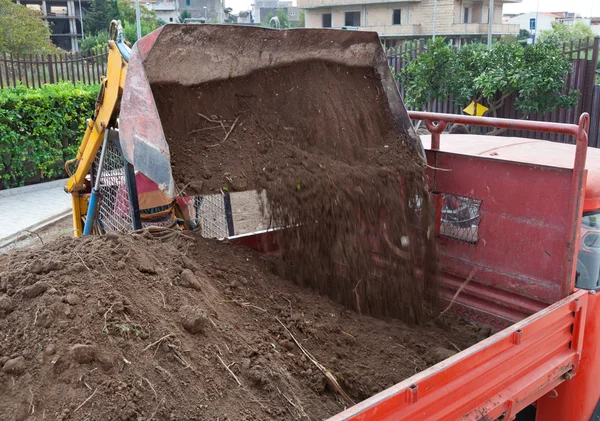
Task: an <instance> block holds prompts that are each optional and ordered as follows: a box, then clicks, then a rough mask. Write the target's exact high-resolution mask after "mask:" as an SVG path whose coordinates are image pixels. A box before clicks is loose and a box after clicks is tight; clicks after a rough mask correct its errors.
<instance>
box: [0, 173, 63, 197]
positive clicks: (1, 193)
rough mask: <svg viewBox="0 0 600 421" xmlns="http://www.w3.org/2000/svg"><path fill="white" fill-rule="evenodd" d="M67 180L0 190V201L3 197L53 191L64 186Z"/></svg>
mask: <svg viewBox="0 0 600 421" xmlns="http://www.w3.org/2000/svg"><path fill="white" fill-rule="evenodd" d="M67 180H68V178H64V179H61V180H54V181H48V182H46V183H38V184H32V185H31V186H24V187H13V188H12V189H6V190H0V199H1V198H3V197H10V196H19V195H21V194H29V193H33V192H36V191H40V190H48V189H53V188H55V187H59V186H65V185H66V184H67Z"/></svg>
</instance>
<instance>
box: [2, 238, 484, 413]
mask: <svg viewBox="0 0 600 421" xmlns="http://www.w3.org/2000/svg"><path fill="white" fill-rule="evenodd" d="M437 322H438V324H439V326H437V325H434V324H432V323H428V324H426V325H425V326H423V327H413V328H410V327H408V326H407V325H405V324H403V323H402V322H399V321H393V320H392V321H384V320H379V319H373V318H369V317H365V316H359V315H358V314H356V313H354V312H351V311H348V310H345V309H344V308H343V307H342V306H340V305H338V304H335V303H333V302H332V301H330V300H329V299H327V298H324V297H322V296H321V295H317V294H316V293H313V292H310V291H309V290H307V289H305V288H302V287H299V286H296V285H294V284H293V283H291V282H289V281H286V280H283V279H281V278H279V277H277V276H276V275H274V274H273V266H272V263H270V262H269V261H267V260H265V259H264V258H263V257H261V256H259V255H258V254H256V253H255V252H253V251H252V250H250V249H245V248H241V247H239V246H234V245H231V244H226V243H218V242H216V241H210V240H204V239H202V238H187V237H183V236H178V237H177V238H175V239H174V240H173V242H171V243H161V242H159V241H157V240H152V239H149V238H146V237H145V236H141V235H134V236H130V237H120V236H116V235H108V236H106V237H98V238H85V239H70V238H67V239H62V240H58V241H56V242H53V243H50V244H46V245H44V246H42V247H39V248H34V249H26V250H19V251H14V252H11V253H9V254H6V255H1V256H0V331H1V332H2V340H1V341H0V419H2V420H33V419H52V420H66V419H86V420H103V421H111V420H150V419H154V420H168V419H176V420H192V419H196V420H197V419H212V420H214V419H220V420H265V419H282V420H283V419H289V420H292V419H293V420H298V419H308V418H309V417H310V419H324V418H327V417H329V416H331V415H333V414H335V413H337V412H339V411H341V410H342V409H343V408H344V407H346V406H348V405H349V403H348V402H345V401H344V399H343V398H342V397H341V396H340V395H339V394H338V393H337V392H335V391H334V390H332V388H331V386H330V385H329V383H328V382H327V381H326V380H325V376H324V374H323V373H322V372H321V371H319V369H318V368H317V367H316V366H315V365H314V364H313V363H312V362H311V361H310V359H309V358H308V357H307V356H306V355H305V354H304V353H303V352H302V351H301V350H300V348H299V347H298V345H297V344H296V343H295V342H294V340H297V341H298V342H299V343H300V344H301V345H302V346H303V348H305V349H306V350H307V351H308V352H310V353H311V355H312V356H314V358H315V360H317V361H318V362H319V363H321V364H323V365H324V366H325V367H326V368H327V369H328V370H330V371H331V373H332V374H333V375H334V376H335V378H336V379H337V381H338V382H339V384H340V386H341V388H342V389H343V390H344V392H345V393H347V394H348V395H349V397H350V398H351V399H352V400H353V401H355V402H357V401H360V400H362V399H365V398H367V397H369V396H371V395H373V394H374V393H376V392H378V391H381V390H382V389H384V388H386V387H389V386H391V385H392V384H394V383H396V382H398V381H400V380H402V379H404V378H407V377H409V376H411V375H413V374H414V373H416V372H418V371H420V370H423V369H424V368H426V367H428V366H430V365H432V364H434V363H437V362H439V361H441V360H442V359H444V358H446V357H448V356H449V355H451V354H453V353H454V352H455V350H456V349H464V348H466V347H467V346H469V345H471V344H473V343H475V342H477V341H479V340H481V339H482V338H483V337H485V336H486V335H487V334H488V333H489V331H487V330H485V329H481V328H479V327H477V326H475V325H470V324H468V323H465V322H461V321H459V320H453V319H449V318H443V322H441V321H440V320H438V321H437ZM292 335H293V336H292Z"/></svg>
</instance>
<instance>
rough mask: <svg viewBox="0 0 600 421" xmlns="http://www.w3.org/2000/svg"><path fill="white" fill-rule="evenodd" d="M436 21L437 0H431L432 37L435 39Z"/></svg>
mask: <svg viewBox="0 0 600 421" xmlns="http://www.w3.org/2000/svg"><path fill="white" fill-rule="evenodd" d="M436 21H437V0H433V39H435V24H436Z"/></svg>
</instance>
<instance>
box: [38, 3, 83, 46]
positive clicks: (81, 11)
mask: <svg viewBox="0 0 600 421" xmlns="http://www.w3.org/2000/svg"><path fill="white" fill-rule="evenodd" d="M44 14H45V11H44ZM79 20H80V21H81V39H82V40H84V39H85V33H84V32H83V9H82V8H81V0H79Z"/></svg>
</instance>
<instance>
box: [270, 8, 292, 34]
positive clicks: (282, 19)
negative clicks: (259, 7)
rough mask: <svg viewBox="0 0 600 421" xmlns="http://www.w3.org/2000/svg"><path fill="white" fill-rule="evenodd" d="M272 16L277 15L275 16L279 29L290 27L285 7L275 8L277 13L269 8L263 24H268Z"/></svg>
mask: <svg viewBox="0 0 600 421" xmlns="http://www.w3.org/2000/svg"><path fill="white" fill-rule="evenodd" d="M274 16H277V18H278V19H279V26H280V28H281V29H286V28H289V27H290V21H289V20H288V17H287V12H286V11H285V9H277V13H273V11H272V10H270V11H269V13H267V16H266V17H265V20H264V21H263V26H269V22H270V21H271V18H273V17H274Z"/></svg>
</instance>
